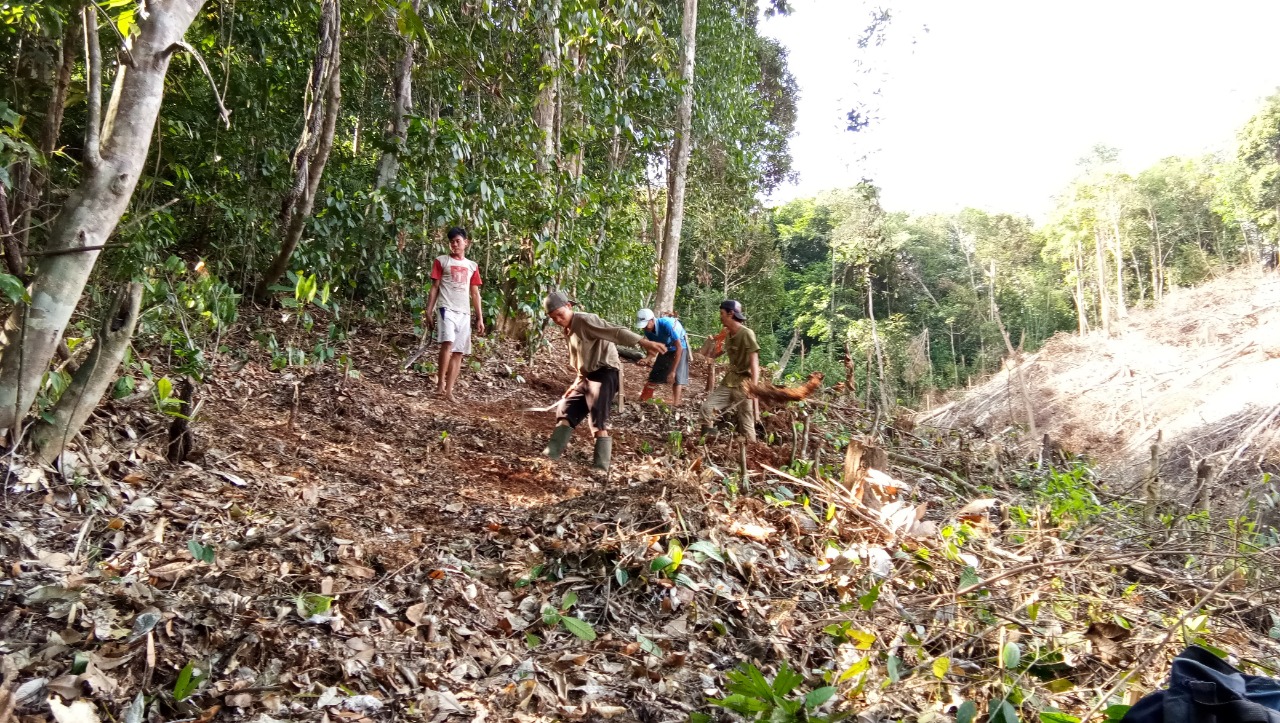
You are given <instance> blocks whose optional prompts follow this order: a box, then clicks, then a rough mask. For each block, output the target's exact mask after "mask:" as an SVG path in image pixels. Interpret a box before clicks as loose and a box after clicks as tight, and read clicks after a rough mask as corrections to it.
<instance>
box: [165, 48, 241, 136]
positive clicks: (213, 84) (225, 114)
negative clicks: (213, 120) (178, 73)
mask: <svg viewBox="0 0 1280 723" xmlns="http://www.w3.org/2000/svg"><path fill="white" fill-rule="evenodd" d="M177 45H178V47H179V48H182V49H183V50H185V51H187V52H188V53H191V55H192V57H194V58H195V59H196V62H197V63H199V64H200V69H201V70H203V71H204V77H206V78H208V79H209V87H210V88H212V89H213V98H214V100H216V101H218V115H220V116H222V122H223V123H225V124H226V126H227V128H228V129H230V128H231V111H229V110H227V106H225V105H223V103H222V94H221V93H219V92H218V83H217V81H215V80H214V79H213V73H210V72H209V66H208V65H205V62H204V57H202V56H201V55H200V53H198V52H196V49H195V48H193V47H191V44H190V43H188V42H187V41H185V40H179V41H178V43H177Z"/></svg>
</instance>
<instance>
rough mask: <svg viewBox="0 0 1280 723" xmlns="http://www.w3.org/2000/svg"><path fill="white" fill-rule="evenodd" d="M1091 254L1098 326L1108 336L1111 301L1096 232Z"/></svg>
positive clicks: (1098, 236)
mask: <svg viewBox="0 0 1280 723" xmlns="http://www.w3.org/2000/svg"><path fill="white" fill-rule="evenodd" d="M1093 252H1094V267H1093V269H1094V273H1095V276H1096V277H1097V281H1098V325H1099V326H1101V327H1102V333H1104V334H1110V333H1111V300H1110V299H1109V298H1108V296H1109V294H1110V293H1111V292H1109V291H1107V271H1106V268H1107V267H1106V264H1105V263H1104V262H1103V260H1102V235H1101V234H1100V233H1098V232H1096V231H1095V232H1094V236H1093Z"/></svg>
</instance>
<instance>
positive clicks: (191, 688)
mask: <svg viewBox="0 0 1280 723" xmlns="http://www.w3.org/2000/svg"><path fill="white" fill-rule="evenodd" d="M208 677H209V670H208V666H206V665H204V664H203V663H197V662H196V661H194V660H192V661H189V662H188V663H187V664H186V665H184V666H183V667H182V670H181V671H179V672H178V679H177V680H176V681H174V683H173V698H174V700H178V701H182V700H186V699H187V698H190V697H191V695H192V694H193V693H195V692H196V690H198V689H199V688H200V684H201V683H203V682H204V681H205V680H206V679H208Z"/></svg>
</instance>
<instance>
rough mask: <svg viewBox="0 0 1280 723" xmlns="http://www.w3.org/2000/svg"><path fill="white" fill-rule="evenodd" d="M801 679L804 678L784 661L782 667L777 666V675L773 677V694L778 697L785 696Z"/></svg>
mask: <svg viewBox="0 0 1280 723" xmlns="http://www.w3.org/2000/svg"><path fill="white" fill-rule="evenodd" d="M803 680H804V678H803V677H802V676H801V675H800V674H799V673H797V672H796V671H794V670H792V669H791V666H790V665H787V663H786V662H785V661H784V662H783V663H782V667H780V668H778V675H777V676H776V677H775V678H774V679H773V686H772V687H773V694H774V695H777V696H779V697H782V696H785V695H787V694H789V693H790V692H791V691H793V690H795V689H796V686H797V685H800V683H801V682H802V681H803Z"/></svg>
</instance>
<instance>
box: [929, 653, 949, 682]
mask: <svg viewBox="0 0 1280 723" xmlns="http://www.w3.org/2000/svg"><path fill="white" fill-rule="evenodd" d="M950 670H951V658H938V659H937V660H934V661H933V675H934V677H936V678H937V679H938V680H942V679H943V678H945V677H947V673H948V672H949V671H950Z"/></svg>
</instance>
